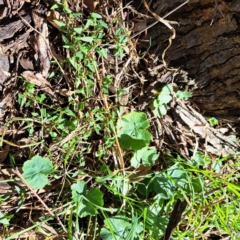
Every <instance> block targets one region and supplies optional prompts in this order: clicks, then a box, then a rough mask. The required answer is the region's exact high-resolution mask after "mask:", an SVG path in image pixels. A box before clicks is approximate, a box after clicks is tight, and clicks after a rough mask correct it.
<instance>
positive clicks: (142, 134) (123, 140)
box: [117, 112, 152, 150]
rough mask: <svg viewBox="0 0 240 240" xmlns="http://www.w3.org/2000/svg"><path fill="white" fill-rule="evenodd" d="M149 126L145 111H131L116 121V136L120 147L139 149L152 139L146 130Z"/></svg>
mask: <svg viewBox="0 0 240 240" xmlns="http://www.w3.org/2000/svg"><path fill="white" fill-rule="evenodd" d="M147 127H149V122H148V121H147V116H146V114H145V113H139V112H131V113H129V114H126V115H124V116H123V117H122V119H119V120H118V122H117V130H118V137H119V141H120V144H121V146H122V148H125V149H130V148H132V149H133V150H139V149H141V148H143V147H145V146H146V145H148V144H149V142H150V141H151V139H152V136H151V134H150V133H149V132H148V131H147V130H146V128H147Z"/></svg>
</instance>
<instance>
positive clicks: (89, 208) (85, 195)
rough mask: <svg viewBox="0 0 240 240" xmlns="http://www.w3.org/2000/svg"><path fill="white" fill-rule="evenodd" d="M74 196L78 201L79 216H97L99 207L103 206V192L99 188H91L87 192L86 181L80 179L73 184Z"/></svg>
mask: <svg viewBox="0 0 240 240" xmlns="http://www.w3.org/2000/svg"><path fill="white" fill-rule="evenodd" d="M71 189H72V198H73V200H74V201H75V202H76V203H77V213H78V216H79V217H86V216H89V215H90V216H95V215H96V214H97V212H98V207H102V206H103V203H104V202H103V194H102V192H101V191H100V190H99V189H98V188H91V189H90V190H89V191H88V192H86V183H85V182H84V181H78V182H77V183H75V184H73V185H72V186H71Z"/></svg>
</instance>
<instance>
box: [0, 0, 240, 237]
mask: <svg viewBox="0 0 240 240" xmlns="http://www.w3.org/2000/svg"><path fill="white" fill-rule="evenodd" d="M53 4H54V3H51V5H50V3H48V2H45V1H31V2H28V1H13V2H11V1H6V2H4V1H0V8H1V22H0V24H1V25H0V46H1V52H0V57H1V61H0V91H1V98H0V136H1V152H0V163H1V173H0V174H1V175H0V179H1V182H0V184H1V185H0V186H1V188H0V194H1V207H0V211H1V212H0V213H1V216H0V217H1V219H0V220H1V223H3V225H2V226H1V229H2V230H3V234H2V235H1V237H2V239H11V237H10V236H12V235H13V236H15V237H17V236H19V235H20V237H21V238H26V239H27V238H29V239H41V238H42V239H47V237H48V238H49V239H73V238H75V239H94V238H95V237H96V239H99V238H100V237H101V238H102V239H114V238H111V237H112V236H114V234H116V236H117V237H120V238H116V239H127V237H126V236H125V237H123V235H122V236H121V234H123V233H121V234H120V233H119V232H117V231H115V229H114V227H113V230H112V231H110V230H111V227H109V226H111V224H109V222H107V219H113V216H115V215H117V214H118V215H117V216H118V217H121V218H120V220H121V223H123V222H124V224H126V223H128V224H129V225H126V226H128V227H125V228H124V229H125V232H127V233H128V235H129V236H130V235H131V231H130V230H129V229H130V227H129V226H132V227H133V226H135V227H136V226H137V227H136V229H137V230H138V231H139V236H140V237H139V238H136V239H142V238H145V239H160V238H163V239H169V238H170V236H171V234H172V232H173V230H174V229H175V228H176V226H177V225H178V224H179V222H181V221H182V222H181V225H180V228H178V231H176V233H175V237H176V239H180V236H181V234H182V233H184V232H186V233H187V232H188V231H189V234H190V235H189V236H190V239H193V238H191V237H193V235H191V234H194V232H195V231H196V232H197V234H198V236H197V238H196V239H201V237H202V236H204V238H202V239H212V237H216V236H217V237H219V238H218V239H221V238H224V237H227V238H228V239H230V237H231V236H235V237H237V236H239V235H238V234H239V232H237V230H235V228H236V229H237V227H235V225H236V226H237V224H238V223H239V218H238V217H239V216H238V217H236V219H234V220H231V219H230V220H229V221H228V219H227V220H226V223H227V224H229V223H230V222H231V221H232V222H231V224H232V225H233V229H234V230H233V231H232V235H231V234H230V233H229V232H228V231H227V227H226V228H223V227H222V226H221V227H219V228H217V224H215V225H214V224H213V225H212V226H210V222H211V221H212V219H210V220H209V219H208V217H209V215H211V214H212V213H213V212H214V211H215V208H214V207H213V205H211V204H210V201H213V202H214V203H215V202H216V205H217V204H219V202H220V203H222V204H223V205H222V207H223V209H225V205H227V204H229V205H227V206H229V209H231V211H233V212H234V209H232V205H231V204H234V203H235V202H234V201H235V200H236V196H238V194H237V191H238V190H239V189H238V188H237V186H238V185H237V184H238V183H239V182H238V181H239V180H238V170H239V163H238V157H237V151H238V140H237V138H236V137H235V132H234V130H233V129H232V128H231V126H229V125H228V124H227V123H226V122H224V121H219V122H218V124H216V125H215V126H214V127H213V126H211V124H209V121H207V119H206V118H205V117H203V116H202V114H201V109H199V108H197V107H196V106H195V105H193V104H190V102H189V101H188V97H186V95H183V96H182V97H179V95H178V94H180V93H184V94H187V93H191V94H194V92H195V91H199V89H198V85H197V83H196V81H195V80H194V79H193V78H190V77H189V73H188V72H186V71H184V70H182V69H181V68H176V66H175V67H174V68H173V67H171V66H168V65H167V64H166V62H165V58H166V60H167V62H168V60H169V59H170V58H171V59H173V60H174V59H175V58H176V59H180V58H181V55H182V53H181V52H178V55H177V54H173V53H172V51H173V50H171V47H170V48H169V49H167V51H166V52H165V56H164V59H163V58H162V57H163V54H162V53H163V52H164V49H163V50H162V51H161V52H160V54H159V56H156V55H153V54H150V53H149V52H148V51H147V49H146V48H145V46H144V44H142V41H143V40H144V39H146V34H147V32H148V31H146V32H145V33H144V32H143V33H140V32H141V31H142V30H145V28H146V26H147V24H148V23H147V21H146V19H150V21H152V20H153V19H154V20H156V19H155V18H154V16H152V15H151V13H149V11H146V12H142V13H140V12H137V10H136V9H134V8H133V7H132V6H130V5H126V6H125V8H124V9H123V8H122V7H121V3H120V2H114V1H110V2H109V3H108V6H105V5H104V4H103V3H102V4H99V5H97V6H95V2H94V1H86V2H84V4H83V5H82V4H81V3H75V2H72V1H66V2H63V4H60V5H54V6H55V8H54V9H52V10H51V9H50V8H51V7H52V5H53ZM147 6H148V5H147ZM188 7H189V8H191V7H190V6H188ZM71 11H72V12H71ZM93 11H94V12H97V13H99V14H101V15H102V16H103V18H102V19H101V18H100V17H99V15H91V13H92V12H93ZM75 12H78V13H80V14H81V15H80V16H79V15H74V14H73V13H75ZM150 16H151V17H150ZM234 19H235V18H234ZM140 20H141V21H140ZM176 20H177V19H176ZM229 21H230V20H229ZM139 22H140V23H139ZM161 24H163V25H164V24H165V26H166V24H167V23H166V22H162V23H161ZM158 25H159V23H158ZM230 25H231V24H230ZM168 30H169V31H170V34H169V36H166V38H165V42H167V43H168V44H169V37H171V36H172V35H171V34H172V33H173V32H171V31H172V29H171V28H169V29H168ZM198 30H199V29H198ZM183 31H185V30H183ZM196 31H197V30H196ZM199 31H200V30H199ZM179 39H180V40H179ZM174 41H175V42H174ZM178 41H184V38H178V37H177V38H176V40H173V49H174V46H175V45H174V44H176V42H178ZM219 44H221V43H219ZM145 45H146V44H145ZM201 46H202V45H201ZM202 47H204V46H202ZM192 48H193V46H192ZM165 49H166V46H165ZM194 49H195V50H196V51H197V50H198V49H199V48H198V47H197V48H194ZM159 51H160V50H159ZM175 65H176V64H175ZM180 65H181V64H180ZM180 65H179V67H180ZM194 69H195V68H194ZM194 69H193V70H192V68H190V69H188V70H189V71H191V70H192V71H195V70H194ZM194 73H196V72H191V76H193V75H194ZM203 74H204V72H203ZM200 77H201V76H200ZM164 86H167V89H166V88H165V93H163V89H164ZM169 89H170V90H169ZM161 94H162V95H161ZM160 96H161V97H163V96H164V99H163V98H160ZM156 98H159V100H154V99H156ZM166 99H169V100H166ZM161 101H162V102H164V104H162V102H161ZM165 101H166V104H165ZM130 113H141V114H143V115H141V114H140V115H141V118H142V119H141V121H142V122H141V124H142V125H144V124H146V126H145V128H144V127H143V129H142V128H141V129H139V131H142V136H141V137H142V138H141V139H135V138H134V140H135V141H137V140H139V142H137V144H136V142H135V145H131V141H132V140H133V139H132V138H133V136H131V138H130V137H129V136H130V135H129V134H130V132H131V128H130V127H129V126H130V125H129V126H126V125H124V123H121V119H125V122H129V123H131V121H132V120H134V119H132V118H133V117H132V118H131V117H130V118H127V117H128V116H135V118H137V117H138V116H140V115H128V114H130ZM124 117H126V118H124ZM145 117H146V119H144V118H145ZM139 121H140V120H139ZM136 122H137V121H136ZM143 122H144V124H143ZM146 122H147V123H146ZM121 124H122V125H121ZM134 124H135V122H134ZM138 124H139V122H138ZM141 124H140V125H141ZM212 125H214V124H212ZM119 126H120V127H119ZM126 129H127V130H126ZM123 130H124V131H125V132H124V134H121V133H122V131H123ZM144 131H145V132H144ZM146 132H147V133H146ZM148 134H150V135H151V137H150V139H149V140H144V139H145V138H144V136H146V135H148ZM140 135H141V134H140ZM140 140H141V141H140ZM144 141H145V142H144ZM146 142H147V144H146ZM129 143H130V145H131V146H130V147H129V146H128V144H129ZM139 144H143V147H146V148H149V149H148V153H147V157H146V156H142V158H140V159H141V160H139V162H137V163H136V159H138V158H137V157H136V156H137V154H140V152H138V151H141V150H142V149H139V148H136V149H135V147H136V146H138V145H139ZM143 149H144V148H143ZM145 150H146V149H145ZM151 151H152V152H151ZM200 152H201V153H200ZM142 154H143V153H142ZM229 154H232V155H231V156H230V157H227V156H229ZM34 156H41V158H40V160H39V162H41V163H43V162H44V161H47V160H46V158H47V159H50V162H51V165H52V168H53V170H52V171H50V172H51V174H50V176H48V177H49V178H48V179H49V181H50V183H51V184H50V185H47V186H45V185H43V186H44V187H39V188H40V190H37V192H36V191H35V190H33V189H32V188H34V187H32V185H31V184H30V186H29V183H28V182H27V183H26V182H25V181H24V178H23V176H22V173H23V171H22V167H23V166H26V165H23V164H24V163H26V161H27V160H29V159H32V158H33V157H34ZM196 156H198V157H197V158H196ZM194 157H195V158H194ZM218 157H219V158H218ZM224 157H226V158H224ZM133 159H135V162H133ZM146 159H147V160H146ZM194 159H195V160H194ZM196 159H197V160H196ZM216 159H217V160H219V159H220V160H219V161H220V162H221V168H220V169H218V170H216V167H213V163H214V162H217V160H216ZM144 161H145V162H144ZM193 161H195V162H197V163H196V164H195V165H194V164H193V166H194V167H196V168H191V167H190V165H191V164H190V163H193ZM187 164H189V166H187V167H186V165H187ZM42 166H43V167H46V165H42ZM173 166H174V167H176V166H177V169H178V170H179V169H182V172H180V173H181V174H180V173H179V172H178V174H180V175H181V176H183V175H184V176H185V175H186V176H187V174H189V175H188V180H189V179H191V181H195V180H196V179H197V177H196V176H198V175H199V176H200V175H201V176H203V177H202V178H201V181H202V182H201V183H202V184H203V185H204V184H205V183H207V185H206V192H204V193H203V192H201V194H203V196H204V197H202V200H203V199H206V202H204V203H202V202H201V201H200V200H199V199H195V197H196V196H195V195H198V194H196V193H197V192H195V193H194V194H193V193H192V192H191V194H193V195H191V194H190V193H189V189H188V190H186V188H183V186H182V185H176V186H177V187H176V186H173V187H172V186H171V188H172V189H175V190H174V191H169V190H168V191H167V190H165V191H166V192H164V193H163V191H162V189H164V188H165V187H166V186H163V185H161V184H160V183H161V182H162V181H163V180H162V179H165V180H166V179H167V177H166V176H168V177H169V176H172V178H173V179H174V181H173V182H175V183H176V184H177V182H178V181H179V182H181V177H180V175H179V176H178V177H176V176H175V175H171V171H173V170H174V171H175V170H176V169H175V168H174V167H173ZM183 166H184V167H183ZM31 167H32V168H33V169H34V166H31ZM50 167H51V166H50ZM171 167H173V168H171ZM185 168H186V169H187V170H186V169H185ZM169 169H170V170H169ZM214 171H217V172H214ZM165 172H167V174H168V175H166V176H165V175H164V174H165ZM190 172H191V174H192V173H193V175H191V174H190ZM48 174H49V173H46V175H48ZM161 174H162V175H161ZM23 175H24V174H23ZM43 175H44V174H43ZM190 175H191V176H190ZM219 175H221V176H222V177H221V180H220V178H218V176H219ZM24 176H26V175H24ZM208 176H210V177H209V178H208ZM216 176H217V177H216ZM164 177H166V178H164ZM215 177H216V179H215ZM150 179H151V180H150ZM222 179H223V180H224V181H223V180H222ZM83 180H84V182H83ZM166 181H167V180H166ZM40 182H41V181H40ZM151 182H153V183H154V187H155V188H156V189H157V188H159V190H156V189H155V190H153V187H150V186H151ZM159 182H160V183H159ZM126 183H127V185H129V186H130V187H129V188H128V189H127V190H126V186H125V184H126ZM212 183H214V184H215V185H214V184H213V185H211V184H212ZM34 184H36V182H35V183H34ZM38 184H40V185H41V183H39V181H38ZM85 184H87V185H86V186H87V189H88V191H86V190H85V191H86V192H84V191H83V190H82V195H84V197H85V198H84V200H81V198H80V197H79V198H78V197H76V195H77V193H79V191H80V190H79V189H80V188H82V189H84V188H86V186H85ZM231 184H232V185H231ZM140 185H141V186H144V187H145V188H146V189H145V190H144V191H145V195H146V196H144V194H143V195H141V194H142V193H143V192H144V191H143V190H141V188H140V187H139V186H140ZM200 185H201V184H200ZM191 186H192V185H191ZM229 186H231V187H232V188H231V190H232V189H234V190H232V192H231V191H230V192H231V194H230V195H231V197H229V195H228V194H227V193H226V192H227V191H229V189H230V187H229ZM77 187H79V188H78V191H77V190H76V191H75V190H74V189H75V188H77ZM181 187H182V189H183V190H182V191H180V192H181V194H180V192H178V191H179V189H181ZM148 188H149V189H148ZM193 188H194V187H193ZM213 188H215V190H214V191H213V192H212V191H211V190H212V189H213ZM70 189H71V191H70ZM99 189H100V190H101V191H100V190H99ZM216 189H217V190H216ZM219 189H220V190H219ZM226 189H227V190H226ZM235 189H237V190H235ZM198 190H199V189H198ZM225 190H226V191H225ZM74 191H75V192H74ZM185 191H186V192H185ZM194 191H195V189H194ZM202 191H203V190H202ZM218 191H220V192H218ZM223 192H224V193H223ZM71 193H72V195H71ZM140 193H141V194H140ZM215 193H216V195H215ZM74 194H75V195H74ZM91 194H92V195H93V196H94V197H92V198H91V196H92V195H91ZM221 194H222V195H224V194H226V195H224V198H221V197H220V195H221ZM199 195H200V194H199ZM98 196H99V199H100V200H99V199H98ZM159 196H161V198H159V199H160V200H159V199H158V197H159ZM209 196H210V198H208V197H209ZM198 197H199V196H198ZM211 197H212V199H211ZM76 199H77V200H76ZM86 199H87V200H86ZM96 199H97V200H96ZM163 199H164V200H163ZM194 199H195V200H194ZM41 200H42V201H41ZM80 201H83V202H81V204H82V206H85V209H84V210H83V209H81V211H82V212H81V211H80V210H79V208H81V207H80V206H78V204H77V203H76V202H80ZM84 201H87V203H88V205H87V203H86V202H84ZM192 201H193V202H194V201H195V202H196V205H197V204H198V205H201V204H202V205H201V207H202V210H203V209H204V210H205V212H204V211H203V212H204V213H206V214H205V215H204V216H202V217H201V218H200V220H198V221H199V222H201V223H202V225H204V223H205V225H206V226H207V227H202V229H200V230H199V232H200V233H199V232H198V228H200V227H199V224H198V222H197V221H196V222H195V220H193V219H194V217H193V218H192V220H191V217H190V216H191V214H192V213H191V211H190V210H189V209H192V210H193V213H194V214H193V215H194V216H195V213H196V212H198V211H200V212H201V210H199V209H201V208H199V209H198V207H197V206H196V205H194V204H193V203H192ZM199 201H200V202H199ZM204 201H205V200H204ZM103 202H104V204H103ZM200 203H201V204H200ZM81 204H80V205H81ZM84 204H85V205H84ZM154 204H155V205H156V204H159V206H158V209H161V210H156V209H155V210H154V208H155V207H154V206H155V205H154ZM161 204H162V205H161ZM237 204H239V203H237ZM217 206H218V207H219V208H220V207H221V205H217ZM207 208H208V209H207ZM236 208H239V206H237V207H236ZM111 209H112V210H111ZM116 209H117V210H118V213H116V212H114V211H115V210H116ZM129 209H132V216H129V214H130V213H131V211H130V210H129ZM136 209H137V210H136ZM144 209H145V210H144ZM186 209H187V210H186ZM235 210H236V209H235ZM84 211H85V212H84ZM144 211H145V215H144V214H143V212H144ZM184 211H185V212H184ZM189 211H190V212H189ZM229 211H230V210H229ZM99 212H100V213H99ZM183 213H184V214H183ZM214 213H215V212H214ZM107 214H109V215H107ZM154 214H156V216H155V215H154ZM182 214H183V215H182ZM123 215H124V216H125V217H126V218H127V219H128V220H126V219H125V217H123ZM153 215H154V217H153ZM196 215H197V214H196ZM199 215H200V214H199ZM111 216H112V218H111ZM133 216H134V217H133ZM157 217H160V218H157ZM78 219H80V220H78ZM129 219H131V221H130V220H129ZM134 219H135V220H134ZM136 219H137V220H139V222H137V220H136ZM142 219H143V220H142ZM166 219H168V221H167V222H166ZM195 219H198V215H197V216H195ZM118 220H119V219H118ZM120 220H119V221H120ZM140 220H141V221H140ZM4 221H5V222H4ZM109 221H110V220H109ZM111 221H112V220H111ZM115 221H116V219H115ZM134 221H135V222H134ZM148 221H149V222H148ZM113 222H114V221H113ZM143 222H144V224H143ZM164 222H165V225H164ZM157 223H160V226H158V225H156V229H152V228H151V225H154V224H157ZM207 223H208V224H207ZM161 224H162V225H161ZM224 224H225V223H223V225H224ZM113 225H114V224H113ZM225 225H226V224H225ZM106 226H108V227H109V229H110V230H107V227H106ZM114 226H115V225H114ZM116 226H117V224H116ZM190 226H191V227H190ZM105 227H106V228H105ZM190 228H192V229H194V230H191V231H190V230H189V229H190ZM79 229H80V230H79ZM136 229H135V230H136ZM143 229H144V230H143ZM157 229H158V230H157ZM159 229H160V230H159ZM137 230H136V231H137ZM220 230H222V231H220ZM201 231H202V232H201ZM129 239H131V238H129ZM232 239H237V238H232Z"/></svg>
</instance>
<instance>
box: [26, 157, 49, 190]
mask: <svg viewBox="0 0 240 240" xmlns="http://www.w3.org/2000/svg"><path fill="white" fill-rule="evenodd" d="M52 170H53V165H52V163H51V161H50V160H49V159H48V158H43V157H41V156H34V157H33V158H32V159H31V160H28V161H26V162H25V163H24V164H23V177H24V178H25V180H26V181H27V183H28V184H29V185H30V186H31V187H32V188H33V189H41V188H44V187H45V186H46V185H47V184H49V181H48V178H47V175H48V174H50V173H51V172H52Z"/></svg>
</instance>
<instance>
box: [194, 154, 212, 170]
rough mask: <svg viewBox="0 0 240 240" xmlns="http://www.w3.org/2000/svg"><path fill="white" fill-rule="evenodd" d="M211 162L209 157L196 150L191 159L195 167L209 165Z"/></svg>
mask: <svg viewBox="0 0 240 240" xmlns="http://www.w3.org/2000/svg"><path fill="white" fill-rule="evenodd" d="M210 162H211V160H210V159H209V157H208V156H206V155H205V154H204V153H202V152H196V153H195V155H194V156H192V157H191V159H190V163H191V164H192V165H193V166H195V167H199V166H207V165H208V164H209V163H210Z"/></svg>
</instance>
